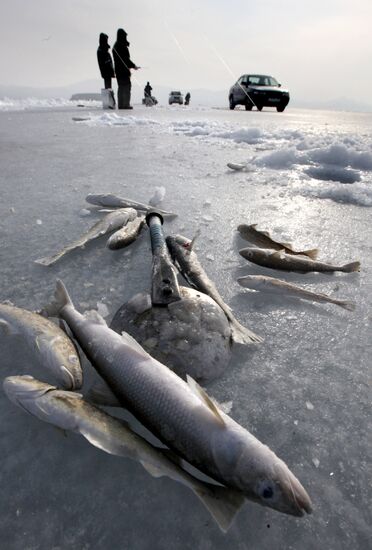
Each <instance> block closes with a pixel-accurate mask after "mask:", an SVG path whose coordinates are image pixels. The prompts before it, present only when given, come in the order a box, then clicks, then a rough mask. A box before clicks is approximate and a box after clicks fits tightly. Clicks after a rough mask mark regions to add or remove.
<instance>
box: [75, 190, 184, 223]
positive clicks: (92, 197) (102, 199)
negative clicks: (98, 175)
mask: <svg viewBox="0 0 372 550" xmlns="http://www.w3.org/2000/svg"><path fill="white" fill-rule="evenodd" d="M85 200H86V201H87V202H89V204H94V205H96V206H103V207H107V208H118V207H119V208H128V207H130V208H135V209H136V210H140V211H142V212H148V211H149V210H152V209H153V206H151V205H150V204H145V203H143V202H138V201H133V200H131V199H126V198H123V197H118V196H117V195H114V194H113V193H106V194H105V193H98V194H93V193H89V195H87V196H86V197H85ZM156 211H157V212H159V214H161V215H162V216H165V217H168V218H171V217H172V218H174V217H176V216H177V214H173V212H167V210H161V209H160V208H157V209H156Z"/></svg>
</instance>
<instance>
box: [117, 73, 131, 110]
mask: <svg viewBox="0 0 372 550" xmlns="http://www.w3.org/2000/svg"><path fill="white" fill-rule="evenodd" d="M117 81H118V109H128V108H129V107H130V91H131V88H132V84H131V82H130V77H128V78H122V77H121V78H118V79H117Z"/></svg>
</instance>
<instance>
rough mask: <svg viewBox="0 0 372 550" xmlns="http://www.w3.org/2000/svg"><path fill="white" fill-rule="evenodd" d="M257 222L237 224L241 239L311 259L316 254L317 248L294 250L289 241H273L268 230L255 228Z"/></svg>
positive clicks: (262, 246)
mask: <svg viewBox="0 0 372 550" xmlns="http://www.w3.org/2000/svg"><path fill="white" fill-rule="evenodd" d="M256 227H257V224H256V223H254V224H252V225H246V224H244V223H243V224H241V225H239V226H238V231H239V233H240V236H241V237H242V239H245V240H246V241H249V242H251V243H252V244H255V245H256V246H259V247H261V248H273V249H274V250H285V251H286V253H287V254H301V255H303V256H309V258H311V259H312V260H315V258H316V257H317V256H318V253H319V250H318V249H317V248H312V249H310V250H295V249H294V248H293V246H292V245H291V244H290V243H281V242H279V241H274V239H273V238H272V236H271V234H270V233H269V232H268V231H259V230H258V229H256Z"/></svg>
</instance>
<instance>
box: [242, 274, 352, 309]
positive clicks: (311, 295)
mask: <svg viewBox="0 0 372 550" xmlns="http://www.w3.org/2000/svg"><path fill="white" fill-rule="evenodd" d="M238 283H239V284H240V285H241V286H243V287H244V288H249V289H251V290H258V291H263V292H269V293H270V294H279V295H282V294H283V293H284V294H286V295H287V296H295V297H296V298H300V299H301V300H309V301H310V302H329V303H330V304H336V305H337V306H340V307H342V308H344V309H347V310H348V311H354V309H355V303H354V302H350V301H348V300H337V299H336V298H332V297H331V296H328V295H327V294H322V293H320V292H312V291H311V290H306V289H305V288H301V287H300V286H297V285H294V284H292V283H287V282H286V281H282V280H280V279H275V278H274V277H266V276H265V275H246V276H245V277H239V278H238Z"/></svg>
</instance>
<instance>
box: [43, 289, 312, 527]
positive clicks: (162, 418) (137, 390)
mask: <svg viewBox="0 0 372 550" xmlns="http://www.w3.org/2000/svg"><path fill="white" fill-rule="evenodd" d="M54 296H55V300H54V302H53V303H51V304H49V306H47V307H46V308H45V311H46V312H49V314H53V315H59V316H60V317H61V318H62V319H63V320H64V321H66V323H67V324H68V326H69V327H70V329H71V331H72V332H73V334H74V337H75V338H76V339H77V341H78V343H79V345H80V346H81V348H82V349H83V351H84V352H85V354H86V355H87V357H88V359H89V360H90V362H91V363H92V365H93V366H94V368H95V369H96V370H97V371H98V372H99V374H100V375H101V376H102V378H104V380H105V381H106V382H107V384H108V385H109V386H110V388H111V389H112V390H113V391H114V393H115V395H116V397H117V398H118V399H119V401H120V402H121V403H122V405H123V406H124V407H126V408H127V409H128V410H129V412H131V413H132V414H133V415H134V416H135V417H136V418H137V420H138V421H139V422H141V423H142V424H143V426H145V428H147V429H148V430H150V432H152V433H153V434H154V435H155V436H156V437H157V438H158V439H160V441H162V442H163V443H164V444H165V445H167V446H168V447H169V448H170V449H171V450H172V451H173V452H174V453H176V454H177V455H179V456H180V457H181V458H183V459H184V460H186V461H188V462H189V463H190V464H192V465H193V466H194V467H196V468H198V469H199V470H200V471H202V472H203V473H204V474H206V475H208V476H209V477H211V478H212V479H214V480H216V481H217V482H219V483H221V484H223V485H225V486H226V487H229V488H231V489H235V490H237V491H239V492H242V493H243V494H244V496H245V497H246V498H250V499H252V500H253V501H254V502H257V503H259V504H261V505H263V506H268V507H270V508H273V509H275V510H278V511H280V512H283V513H286V514H290V515H294V516H298V517H300V516H303V515H304V513H305V512H306V513H311V511H312V505H311V500H310V498H309V496H308V494H307V492H306V491H305V489H304V488H303V487H302V485H301V483H300V482H299V481H298V479H297V478H296V477H295V476H294V475H293V473H292V472H291V471H290V470H289V468H288V467H287V465H286V464H285V463H284V462H283V461H282V460H280V458H278V457H277V456H276V455H275V453H273V451H271V450H270V449H269V448H268V447H267V446H266V445H263V444H262V443H261V442H260V441H258V439H256V438H255V437H254V436H253V435H252V434H251V433H249V432H248V430H246V429H245V428H243V427H242V426H240V425H239V424H238V423H237V422H235V421H234V420H233V419H232V418H230V417H229V416H228V415H226V414H225V413H223V412H222V411H221V410H220V409H219V408H218V406H217V405H216V404H215V403H214V401H213V400H212V399H211V398H210V397H209V396H208V395H207V394H206V392H205V391H204V390H203V389H202V388H201V387H200V386H199V385H198V384H197V383H196V382H195V381H194V380H193V379H192V378H190V377H188V378H187V382H185V381H183V380H182V379H181V378H180V377H179V376H177V375H176V374H175V373H174V372H172V371H171V370H170V369H168V368H167V367H166V366H165V365H163V364H162V363H160V362H159V361H157V360H156V359H154V358H153V357H151V355H149V354H148V353H146V352H145V350H144V349H143V348H142V347H141V346H140V345H139V344H138V342H136V340H134V339H133V338H132V337H131V336H129V334H127V333H125V332H123V333H122V334H121V335H120V334H117V333H116V332H114V331H113V330H111V329H110V328H109V327H108V326H107V324H106V323H105V321H104V320H103V319H102V318H101V317H99V316H98V315H97V314H95V315H94V317H92V316H91V315H90V316H87V315H81V314H80V313H79V312H78V311H77V310H76V309H75V307H74V305H73V303H72V301H71V298H70V297H69V295H68V293H67V290H66V288H65V287H64V285H63V283H62V281H59V280H58V281H57V284H56V291H55V295H54Z"/></svg>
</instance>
